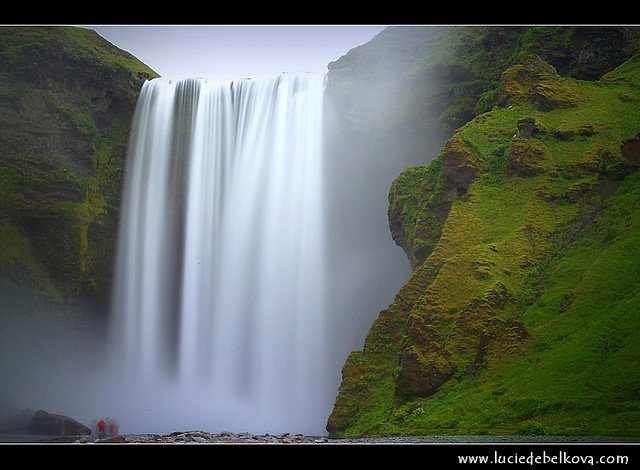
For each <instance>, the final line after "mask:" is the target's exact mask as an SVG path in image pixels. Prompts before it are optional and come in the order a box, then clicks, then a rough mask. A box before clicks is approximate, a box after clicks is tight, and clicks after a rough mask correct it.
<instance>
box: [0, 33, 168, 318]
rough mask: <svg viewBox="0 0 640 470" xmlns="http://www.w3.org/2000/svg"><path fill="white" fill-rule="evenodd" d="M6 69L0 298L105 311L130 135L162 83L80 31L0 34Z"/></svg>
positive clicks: (1, 88) (0, 125)
mask: <svg viewBox="0 0 640 470" xmlns="http://www.w3.org/2000/svg"><path fill="white" fill-rule="evenodd" d="M0 63H2V69H1V70H0V116H1V117H0V241H1V242H0V291H1V293H3V294H4V295H3V297H11V296H15V295H16V294H19V296H25V295H26V292H27V291H35V292H38V293H39V294H41V295H44V296H45V297H46V298H48V299H50V300H54V301H56V302H59V303H65V304H85V305H86V304H91V305H93V306H97V307H102V308H104V307H105V306H106V305H107V303H108V302H107V300H108V292H109V284H110V280H111V271H112V263H113V258H114V248H115V246H114V243H115V234H116V230H117V220H118V209H119V205H120V190H121V181H122V169H123V163H124V156H125V153H126V145H127V139H128V132H129V127H130V124H131V119H132V117H133V111H134V108H135V103H136V99H137V95H138V93H139V89H140V86H141V84H142V82H143V81H144V80H146V79H149V78H153V77H155V76H157V74H155V72H153V71H152V70H151V69H149V68H148V67H147V66H146V65H144V64H143V63H141V62H140V61H139V60H138V59H136V58H135V57H133V56H132V55H131V54H129V53H127V52H125V51H122V50H120V49H118V48H116V47H115V46H113V45H112V44H110V43H109V42H107V41H106V40H104V39H103V38H101V37H100V36H99V35H98V34H96V33H95V32H94V31H92V30H87V29H82V28H73V27H3V28H0ZM5 304H6V302H5Z"/></svg>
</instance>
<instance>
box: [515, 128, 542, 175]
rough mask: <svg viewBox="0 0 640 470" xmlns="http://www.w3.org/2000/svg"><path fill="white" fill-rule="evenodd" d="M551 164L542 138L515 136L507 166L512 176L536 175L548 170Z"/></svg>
mask: <svg viewBox="0 0 640 470" xmlns="http://www.w3.org/2000/svg"><path fill="white" fill-rule="evenodd" d="M550 166H551V164H550V162H549V157H548V156H547V152H546V150H545V148H544V144H543V143H542V142H541V141H540V140H538V139H523V138H521V137H518V136H516V137H514V138H513V140H512V141H511V145H510V146H509V153H508V155H507V166H506V168H507V173H508V174H509V175H510V176H523V177H530V176H536V175H540V174H542V173H544V172H545V171H548V170H549V168H550Z"/></svg>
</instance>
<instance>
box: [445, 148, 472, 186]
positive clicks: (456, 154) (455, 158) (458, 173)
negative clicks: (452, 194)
mask: <svg viewBox="0 0 640 470" xmlns="http://www.w3.org/2000/svg"><path fill="white" fill-rule="evenodd" d="M442 171H443V172H444V179H445V182H446V185H447V186H448V187H450V188H454V189H456V190H457V191H458V192H459V193H461V194H464V193H466V191H467V188H469V186H470V185H471V183H472V182H473V181H474V180H475V179H476V176H477V175H478V169H477V167H476V157H475V155H474V154H473V152H472V151H471V149H470V148H469V147H468V146H467V145H466V144H465V143H464V142H463V141H461V140H459V139H456V138H452V139H449V140H448V141H447V142H446V143H445V144H444V148H443V149H442Z"/></svg>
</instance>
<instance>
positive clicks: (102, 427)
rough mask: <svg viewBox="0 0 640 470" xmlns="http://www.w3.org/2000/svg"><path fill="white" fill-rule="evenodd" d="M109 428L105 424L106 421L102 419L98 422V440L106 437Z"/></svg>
mask: <svg viewBox="0 0 640 470" xmlns="http://www.w3.org/2000/svg"><path fill="white" fill-rule="evenodd" d="M106 427H107V425H106V423H105V422H104V419H100V420H99V421H98V438H100V437H104V436H105V435H106V433H105V430H106V429H105V428H106Z"/></svg>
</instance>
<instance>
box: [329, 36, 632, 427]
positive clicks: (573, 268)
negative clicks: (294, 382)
mask: <svg viewBox="0 0 640 470" xmlns="http://www.w3.org/2000/svg"><path fill="white" fill-rule="evenodd" d="M534 29H535V28H534ZM565 31H569V30H565ZM498 33H499V31H493V33H492V34H493V35H495V34H498ZM508 33H510V32H508ZM534 33H535V31H534V32H525V33H522V34H524V36H521V40H520V41H521V43H522V38H527V37H529V38H530V37H532V35H534ZM460 34H463V33H462V32H461V33H460ZM505 34H506V33H505ZM510 34H511V33H510ZM571 34H573V33H570V32H565V33H563V34H560V35H557V37H555V36H554V40H556V41H561V42H562V41H565V40H567V38H570V37H572V36H571ZM491 37H492V36H491V35H489V36H487V38H486V40H490V38H491ZM547 44H548V42H547ZM562 44H564V43H562ZM567 47H574V46H573V45H569V46H567ZM555 50H556V51H557V54H558V55H559V54H560V51H561V50H562V48H560V49H555ZM516 52H517V51H516ZM493 53H494V54H495V53H497V50H494V51H493ZM502 63H504V64H509V63H510V65H511V66H510V67H509V68H507V69H506V70H505V71H504V72H503V73H502V74H501V75H500V82H499V86H498V87H495V88H494V89H491V90H490V94H491V100H490V101H491V102H493V103H495V104H496V106H494V107H493V108H491V110H488V111H487V112H485V113H483V114H480V115H478V116H477V117H475V118H474V119H473V120H472V121H471V122H469V123H468V124H466V125H465V126H463V127H461V128H460V129H458V130H457V131H456V132H455V133H454V134H453V136H452V137H451V138H450V139H449V140H448V141H447V143H446V144H445V146H444V147H443V149H442V151H441V152H440V154H439V156H438V157H437V158H436V159H435V160H434V161H433V162H432V163H431V164H430V165H428V166H422V167H417V168H410V169H407V170H405V171H404V172H403V173H402V174H401V175H400V176H399V177H398V178H397V179H396V180H395V181H394V183H393V185H392V188H391V191H390V194H389V203H390V205H389V219H390V227H391V230H392V233H393V236H394V239H395V240H396V242H397V243H399V244H400V245H401V246H402V247H403V248H404V250H405V251H406V252H407V255H408V257H409V259H410V260H411V263H412V266H413V268H414V272H413V274H412V276H411V278H410V279H409V281H408V282H407V283H406V285H405V286H404V287H403V288H402V289H401V290H400V291H399V292H398V294H397V296H396V299H395V301H394V302H393V304H391V305H390V306H389V308H387V309H385V310H384V311H382V312H381V313H380V315H379V316H378V318H377V319H376V320H375V322H374V323H373V326H372V327H371V330H370V331H369V334H368V335H367V338H366V340H365V344H364V348H363V350H362V351H355V352H353V353H352V354H351V355H350V356H349V358H348V360H347V362H346V364H345V366H344V368H343V381H342V385H341V387H340V391H339V394H338V397H337V398H336V403H335V407H334V410H333V413H332V414H331V416H330V418H329V421H328V426H327V428H328V430H329V431H330V432H331V433H333V434H337V435H341V436H352V435H388V434H392V435H393V434H449V433H451V434H477V433H490V434H518V433H519V434H555V435H571V434H588V435H614V436H637V435H638V432H639V431H640V426H639V425H640V397H639V396H638V392H637V391H638V390H640V382H639V379H638V376H637V374H635V373H634V370H635V364H636V363H637V360H638V358H639V357H640V336H639V335H638V333H637V328H636V327H635V325H636V323H637V320H636V314H637V311H638V307H640V297H639V295H638V291H637V288H636V286H637V285H638V283H639V282H640V270H639V269H638V265H637V260H638V259H639V257H638V255H639V254H640V253H639V251H640V244H639V242H640V225H639V224H638V221H639V220H640V217H639V216H640V213H639V212H638V211H639V210H640V206H639V205H638V201H640V198H639V196H640V194H639V193H638V191H639V189H638V188H640V185H639V183H640V173H639V172H638V171H636V169H637V168H638V166H640V153H639V150H640V146H639V145H638V136H639V133H640V108H639V106H640V105H639V103H640V101H639V100H640V73H639V72H640V62H639V59H638V56H634V57H632V58H631V59H630V60H628V61H627V62H625V63H624V64H622V65H620V66H619V67H617V68H616V69H615V70H613V71H612V72H610V73H608V74H606V75H605V76H604V77H603V78H602V79H601V80H599V81H595V82H589V81H582V80H577V79H574V78H569V77H566V76H564V77H563V76H561V74H559V73H558V71H557V70H556V69H555V68H554V67H553V66H551V65H549V64H548V63H547V62H545V61H544V60H542V59H541V58H540V57H539V56H538V55H531V54H528V55H527V54H522V55H521V54H519V53H512V54H511V55H509V57H508V58H507V59H505V60H503V62H502ZM573 64H574V65H572V66H566V67H562V70H563V72H565V73H566V74H574V73H575V70H576V69H575V67H576V66H577V65H576V63H575V62H574V63H573ZM584 67H585V70H589V71H590V72H589V74H586V75H585V78H593V75H590V74H591V73H595V72H593V70H594V69H593V67H596V64H588V63H586V62H585V64H584ZM596 69H597V70H598V71H600V72H603V73H604V72H605V70H600V69H599V68H597V67H596ZM485 103H487V104H488V103H489V100H488V99H487V100H485Z"/></svg>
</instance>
